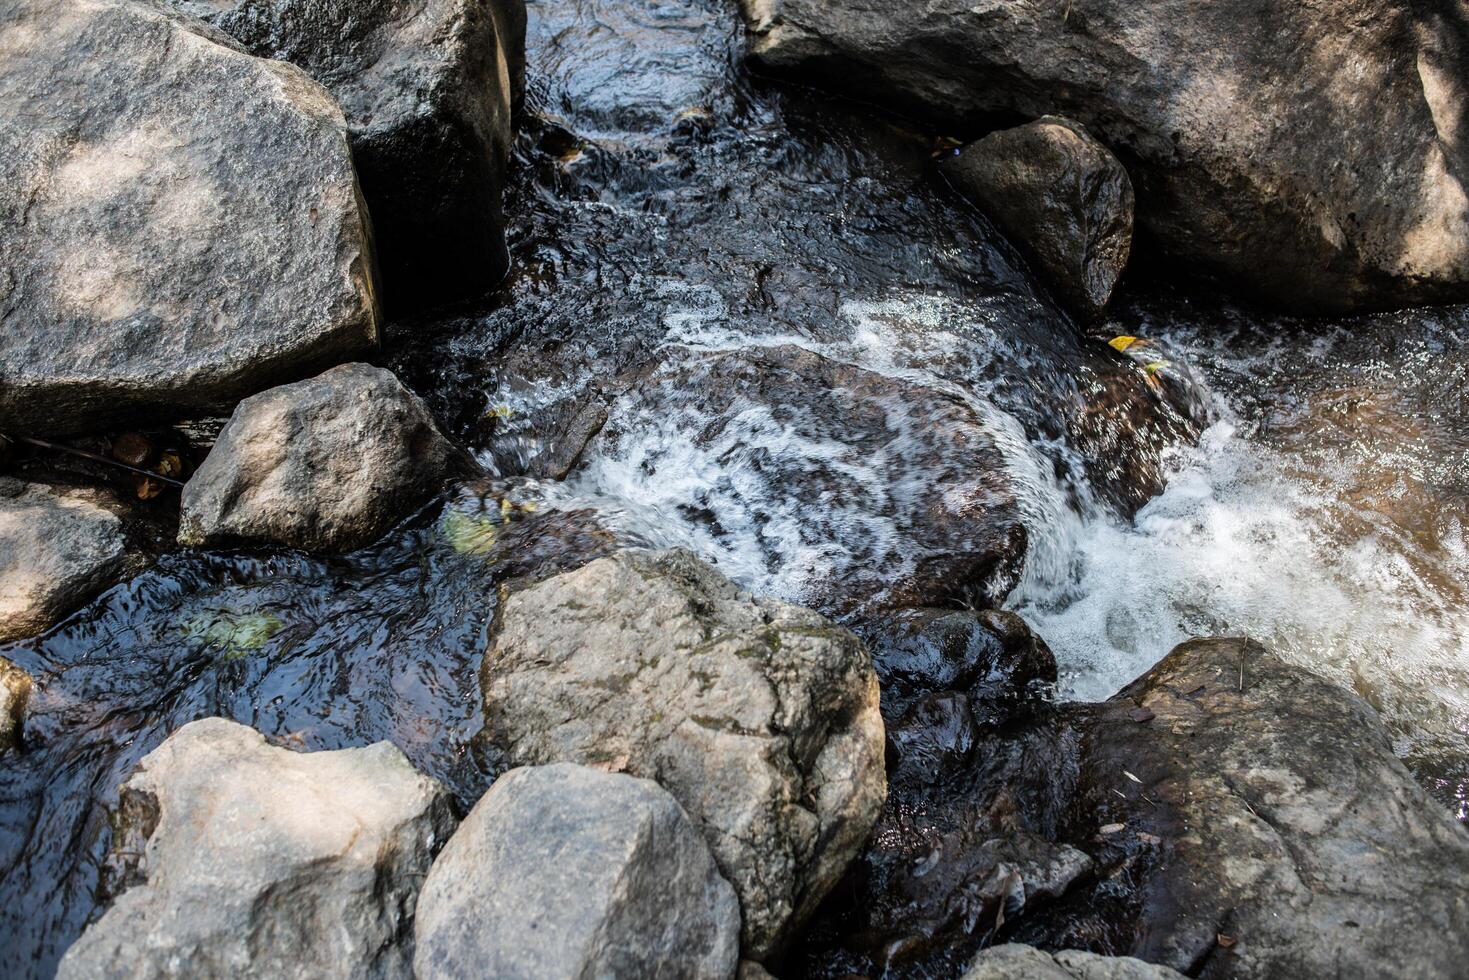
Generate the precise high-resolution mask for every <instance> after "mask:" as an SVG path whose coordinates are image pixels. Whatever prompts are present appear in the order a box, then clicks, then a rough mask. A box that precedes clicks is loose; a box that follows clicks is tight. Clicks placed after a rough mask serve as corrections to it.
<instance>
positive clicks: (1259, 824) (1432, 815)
mask: <svg viewBox="0 0 1469 980" xmlns="http://www.w3.org/2000/svg"><path fill="white" fill-rule="evenodd" d="M1139 712H1141V713H1139ZM1139 718H1143V719H1146V720H1144V721H1142V722H1141V723H1140V722H1139ZM1086 744H1087V754H1086V758H1085V760H1084V763H1083V775H1082V777H1081V779H1082V784H1083V786H1084V787H1085V788H1086V793H1085V795H1084V796H1083V797H1082V798H1081V800H1080V801H1079V802H1078V804H1077V806H1078V808H1079V809H1082V810H1083V812H1091V813H1094V814H1095V815H1096V817H1095V819H1097V820H1099V821H1102V822H1106V823H1110V824H1113V825H1114V827H1115V826H1119V825H1120V826H1122V827H1125V828H1126V829H1125V830H1123V831H1121V832H1118V833H1112V834H1106V835H1102V836H1101V837H1099V838H1098V839H1099V840H1105V841H1108V842H1109V845H1108V847H1109V848H1115V849H1117V850H1118V851H1124V852H1125V851H1128V850H1130V849H1131V848H1132V846H1133V845H1132V844H1130V843H1129V842H1130V841H1136V840H1139V839H1141V840H1143V841H1145V842H1149V843H1147V846H1146V847H1145V848H1144V850H1149V849H1151V850H1152V851H1154V853H1153V854H1152V855H1151V856H1150V857H1148V858H1147V859H1146V860H1140V861H1139V860H1138V859H1136V858H1135V859H1134V860H1135V861H1138V863H1137V866H1138V867H1139V868H1145V869H1146V870H1145V871H1144V872H1143V873H1141V874H1139V875H1138V876H1137V878H1136V879H1135V880H1134V884H1135V887H1136V888H1137V890H1138V894H1137V895H1136V897H1135V899H1133V901H1135V902H1136V906H1135V907H1138V908H1141V909H1142V910H1143V911H1142V919H1141V921H1140V922H1139V923H1138V926H1137V928H1136V929H1135V931H1134V932H1132V933H1130V934H1134V935H1135V936H1136V940H1135V943H1134V945H1133V948H1132V949H1131V950H1130V952H1131V953H1132V954H1133V955H1135V956H1139V957H1141V958H1143V959H1146V960H1149V961H1153V962H1159V963H1164V964H1167V965H1169V966H1172V967H1173V968H1175V969H1178V970H1180V971H1186V972H1188V973H1189V974H1190V975H1191V976H1199V977H1204V978H1216V977H1231V978H1260V980H1264V978H1271V977H1282V976H1301V977H1318V976H1319V977H1327V976H1331V977H1335V976H1343V977H1386V976H1392V977H1443V976H1454V975H1457V974H1459V973H1461V972H1462V970H1463V964H1464V963H1465V962H1469V901H1466V899H1465V891H1464V882H1465V881H1469V831H1466V830H1465V828H1464V827H1463V826H1462V825H1461V824H1459V823H1457V822H1456V821H1454V820H1453V819H1452V818H1451V817H1450V816H1449V814H1448V813H1446V812H1445V811H1444V810H1443V809H1442V808H1441V807H1440V806H1438V805H1437V804H1436V803H1435V802H1434V801H1433V800H1432V799H1431V798H1430V797H1429V796H1428V795H1427V793H1425V792H1424V790H1423V789H1422V788H1421V787H1420V786H1418V784H1417V783H1415V782H1414V780H1413V778H1412V776H1411V775H1410V774H1409V773H1408V771H1407V769H1406V768H1404V766H1403V764H1402V763H1401V762H1400V761H1398V759H1397V757H1396V756H1395V755H1394V754H1393V751H1392V745H1391V743H1390V741H1389V738H1388V736H1387V734H1386V732H1385V731H1384V730H1383V727H1382V723H1381V722H1380V721H1379V720H1378V718H1377V715H1376V713H1375V712H1373V711H1372V709H1371V708H1370V707H1368V705H1367V704H1366V703H1365V702H1363V701H1362V699H1361V698H1359V697H1357V695H1355V694H1354V693H1352V692H1350V691H1348V690H1345V689H1343V688H1339V687H1337V686H1335V685H1334V684H1331V683H1330V682H1328V681H1326V680H1323V679H1321V678H1319V677H1317V676H1315V675H1313V674H1310V673H1308V672H1306V671H1304V670H1301V669H1299V668H1297V667H1292V666H1289V665H1287V664H1285V663H1283V662H1282V661H1280V660H1279V659H1278V658H1276V657H1275V656H1273V655H1271V654H1270V653H1268V652H1266V650H1265V649H1264V648H1263V647H1261V646H1260V645H1259V644H1257V643H1253V642H1250V641H1246V640H1240V639H1208V640H1195V641H1193V642H1190V643H1186V644H1183V645H1182V646H1180V647H1178V648H1177V649H1175V650H1174V651H1173V653H1171V654H1170V655H1169V656H1168V657H1167V658H1165V659H1164V660H1163V661H1162V662H1161V663H1160V664H1158V666H1156V667H1154V668H1153V669H1152V670H1151V671H1149V672H1148V674H1146V675H1145V676H1144V677H1142V678H1141V679H1140V680H1138V681H1137V682H1136V683H1134V684H1133V685H1131V686H1130V687H1128V688H1126V689H1124V690H1123V691H1122V692H1121V693H1120V694H1118V695H1117V697H1116V698H1114V699H1113V701H1111V702H1108V703H1107V705H1105V706H1104V707H1103V708H1102V709H1101V710H1100V712H1099V714H1098V716H1097V717H1096V719H1095V720H1094V722H1093V723H1092V725H1091V726H1090V730H1089V732H1088V735H1087V743H1086ZM1128 863H1129V864H1131V863H1133V862H1128Z"/></svg>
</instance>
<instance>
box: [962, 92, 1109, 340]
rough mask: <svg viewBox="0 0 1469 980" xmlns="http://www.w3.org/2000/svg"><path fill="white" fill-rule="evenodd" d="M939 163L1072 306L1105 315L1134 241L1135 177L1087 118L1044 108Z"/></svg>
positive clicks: (1079, 311)
mask: <svg viewBox="0 0 1469 980" xmlns="http://www.w3.org/2000/svg"><path fill="white" fill-rule="evenodd" d="M943 170H944V173H945V174H946V175H947V176H948V178H949V179H950V180H951V181H953V182H954V184H955V185H956V186H957V187H958V188H959V190H960V191H962V192H963V193H964V194H965V195H966V196H967V197H969V198H970V199H971V200H973V201H974V202H975V203H976V204H978V205H979V206H980V208H981V209H983V210H984V212H985V213H986V214H987V215H989V216H990V218H992V219H993V220H994V221H995V222H996V223H997V224H998V225H999V226H1000V227H1001V228H1002V229H1003V230H1004V231H1005V234H1007V235H1009V236H1010V238H1011V240H1013V241H1015V242H1016V243H1018V244H1019V245H1020V247H1021V248H1022V249H1023V250H1024V251H1025V252H1026V253H1027V254H1028V255H1029V256H1030V257H1031V259H1032V260H1033V261H1035V262H1036V264H1037V265H1038V266H1039V267H1040V271H1041V272H1042V273H1044V274H1045V276H1046V277H1047V278H1048V279H1049V280H1050V282H1051V285H1052V286H1054V287H1055V289H1056V291H1057V292H1058V293H1059V294H1060V295H1061V297H1062V298H1063V299H1064V300H1065V301H1066V302H1067V303H1068V304H1069V305H1070V306H1071V308H1072V309H1074V310H1076V311H1077V312H1078V313H1080V314H1082V315H1083V316H1087V317H1097V316H1100V315H1101V313H1102V309H1103V307H1105V306H1106V305H1107V300H1109V299H1111V297H1112V287H1114V286H1116V285H1117V280H1118V278H1120V277H1121V275H1122V270H1123V268H1124V267H1126V265H1127V256H1128V252H1129V251H1130V250H1131V248H1132V207H1133V197H1132V181H1130V180H1128V179H1127V171H1126V170H1124V169H1123V168H1122V164H1120V163H1118V162H1117V158H1116V157H1114V156H1113V155H1112V154H1111V153H1110V152H1109V151H1108V150H1107V148H1106V147H1105V146H1103V145H1102V144H1101V143H1098V142H1097V141H1096V140H1095V139H1094V138H1093V137H1092V135H1091V134H1090V133H1088V132H1087V131H1086V127H1084V126H1082V125H1081V124H1079V123H1075V122H1072V121H1071V120H1069V119H1063V118H1062V117H1060V116H1046V117H1044V118H1042V119H1037V120H1036V121H1035V122H1033V123H1028V124H1026V125H1024V126H1017V127H1015V128H1014V129H1005V130H1001V131H999V132H995V133H991V134H989V135H988V136H986V137H985V138H984V139H982V140H979V141H978V142H975V143H971V144H969V145H968V146H966V147H965V148H964V149H963V151H962V152H960V153H959V154H958V155H957V156H954V157H951V158H949V159H948V160H946V161H945V162H944V165H943Z"/></svg>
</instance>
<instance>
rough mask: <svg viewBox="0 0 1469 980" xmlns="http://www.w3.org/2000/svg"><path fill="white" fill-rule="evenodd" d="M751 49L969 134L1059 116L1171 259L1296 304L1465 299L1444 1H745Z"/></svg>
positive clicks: (1456, 90)
mask: <svg viewBox="0 0 1469 980" xmlns="http://www.w3.org/2000/svg"><path fill="white" fill-rule="evenodd" d="M742 7H743V9H744V11H745V15H746V18H747V20H748V22H749V25H750V42H751V53H752V55H753V57H754V59H755V60H756V62H757V63H758V64H759V65H760V66H761V67H762V68H763V69H765V70H767V71H772V72H783V73H789V74H799V75H801V76H804V77H808V78H815V79H816V80H817V81H819V82H824V83H826V84H829V85H832V86H833V87H836V88H839V89H840V90H841V91H842V92H843V93H844V94H849V95H853V96H858V97H863V98H872V99H877V100H880V101H884V102H887V103H888V104H891V105H896V106H898V107H899V108H902V109H904V110H907V111H912V112H917V113H921V114H923V115H926V116H927V117H929V118H931V119H935V120H938V121H940V123H941V125H943V126H944V127H945V131H947V132H954V131H956V130H958V131H963V130H965V129H969V130H974V129H979V128H981V127H983V126H985V125H986V123H987V122H990V123H992V120H993V119H994V118H995V116H996V115H999V114H1019V115H1021V116H1023V117H1025V118H1031V119H1034V118H1037V117H1040V116H1043V115H1047V114H1052V113H1054V114H1059V115H1064V116H1066V117H1068V118H1071V119H1075V120H1077V121H1079V122H1081V123H1082V124H1084V125H1085V126H1086V127H1087V129H1088V130H1089V131H1090V132H1091V133H1092V134H1093V135H1094V136H1096V137H1097V138H1098V139H1099V140H1101V141H1102V142H1103V143H1104V144H1106V145H1107V146H1108V147H1109V148H1110V149H1111V150H1112V151H1113V152H1114V153H1116V154H1117V156H1118V157H1119V158H1121V159H1122V160H1123V161H1124V162H1125V163H1126V165H1127V169H1128V172H1129V174H1130V175H1131V177H1132V180H1133V183H1134V185H1135V187H1136V190H1137V208H1138V212H1137V219H1138V222H1139V224H1140V225H1141V227H1143V228H1144V229H1146V230H1147V232H1148V233H1149V234H1150V236H1151V238H1152V239H1153V240H1154V241H1155V242H1156V243H1157V245H1158V246H1159V250H1160V251H1161V252H1162V253H1163V254H1165V255H1167V256H1169V257H1170V258H1172V259H1176V260H1179V261H1181V262H1185V263H1189V264H1190V265H1193V266H1197V267H1201V268H1203V269H1206V270H1210V271H1212V272H1214V273H1216V274H1217V275H1219V276H1221V277H1223V278H1225V279H1227V280H1229V281H1232V282H1233V283H1235V284H1236V285H1238V286H1239V287H1241V288H1243V289H1245V290H1247V291H1250V292H1253V293H1256V294H1258V295H1260V296H1262V297H1264V298H1267V299H1269V300H1272V301H1275V302H1277V303H1280V304H1283V305H1287V306H1291V307H1296V308H1304V309H1308V310H1343V309H1357V308H1365V307H1395V306H1399V305H1404V304H1412V303H1423V302H1434V301H1443V300H1446V299H1452V298H1462V297H1464V296H1465V295H1469V288H1466V287H1469V198H1466V193H1465V188H1464V186H1463V183H1462V181H1463V179H1464V175H1465V174H1466V172H1469V171H1466V165H1469V159H1466V150H1469V145H1466V142H1465V138H1464V134H1465V133H1466V132H1469V129H1466V128H1465V127H1464V125H1463V117H1464V114H1465V111H1466V108H1469V103H1466V100H1465V98H1464V94H1463V90H1464V82H1463V79H1464V77H1465V75H1464V72H1463V69H1462V63H1463V61H1464V58H1465V55H1466V40H1465V37H1466V35H1465V34H1464V32H1463V28H1462V15H1461V14H1460V13H1459V12H1458V9H1457V8H1456V7H1455V6H1454V5H1435V4H1403V3H1395V2H1392V0H1342V2H1338V3H1331V4H1302V3H1298V2H1295V0H1254V2H1250V3H1218V2H1216V0H1162V2H1155V3H1135V2H1131V0H1089V2H1087V3H1061V2H1058V3H1014V2H1010V0H979V2H976V0H932V2H927V3H891V2H888V0H742Z"/></svg>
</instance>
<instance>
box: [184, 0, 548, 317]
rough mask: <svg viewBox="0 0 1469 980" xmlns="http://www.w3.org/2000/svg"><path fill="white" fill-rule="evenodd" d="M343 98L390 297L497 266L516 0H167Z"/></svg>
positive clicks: (502, 261) (431, 290) (456, 289)
mask: <svg viewBox="0 0 1469 980" xmlns="http://www.w3.org/2000/svg"><path fill="white" fill-rule="evenodd" d="M170 2H172V4H173V5H174V6H175V7H177V8H179V9H180V10H182V11H184V12H186V13H189V14H193V15H195V16H198V17H201V18H203V19H204V20H205V21H207V22H208V23H210V24H211V25H212V26H214V27H216V28H218V29H219V30H221V31H223V32H225V33H226V34H228V35H230V36H231V37H233V38H234V39H235V40H237V41H238V42H239V43H240V44H242V45H243V46H244V47H245V48H246V49H248V50H249V51H250V52H252V53H253V54H256V55H259V56H260V57H262V58H280V59H282V60H284V61H289V62H291V63H292V64H294V65H296V66H298V67H300V68H302V69H304V70H305V71H306V73H307V74H309V75H310V76H311V77H312V78H314V79H316V80H317V81H318V82H320V83H321V84H322V85H324V86H326V88H327V89H328V91H330V92H331V94H332V95H333V96H334V97H335V98H336V100H337V101H338V102H339V103H341V106H342V111H343V113H344V114H345V115H346V119H347V125H348V127H349V130H350V133H351V141H352V157H353V160H354V161H355V162H356V165H357V171H358V174H359V176H360V178H361V181H362V192H363V195H364V197H366V199H367V203H368V206H369V208H370V209H371V212H372V224H373V234H374V244H375V245H376V249H377V255H378V258H379V260H380V263H381V268H382V270H383V278H384V285H385V289H386V298H387V303H388V305H389V306H390V307H391V308H393V309H403V308H406V307H411V306H421V305H426V304H430V303H442V302H444V301H445V300H451V299H457V298H460V297H466V296H476V295H479V294H480V293H482V292H484V291H485V290H486V289H488V288H490V287H492V286H493V285H494V284H495V283H496V282H497V281H498V280H499V279H500V277H501V276H502V275H503V274H504V272H505V268H506V264H507V257H506V253H505V242H504V227H505V220H504V215H503V213H502V210H501V204H500V197H501V191H502V190H503V188H504V184H505V166H506V161H507V158H508V154H509V146H510V139H511V127H510V111H511V102H512V94H513V92H515V91H517V90H519V89H520V88H521V87H522V86H523V84H524V81H523V76H524V71H525V67H524V60H525V55H524V50H525V4H524V0H406V2H405V0H350V2H337V3H325V4H324V3H320V2H317V0H263V2H262V0H170Z"/></svg>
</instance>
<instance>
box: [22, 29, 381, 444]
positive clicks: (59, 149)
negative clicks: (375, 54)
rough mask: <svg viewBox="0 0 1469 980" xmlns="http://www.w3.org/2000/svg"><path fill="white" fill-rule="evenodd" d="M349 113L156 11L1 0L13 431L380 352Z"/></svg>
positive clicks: (186, 402)
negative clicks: (348, 127) (350, 144)
mask: <svg viewBox="0 0 1469 980" xmlns="http://www.w3.org/2000/svg"><path fill="white" fill-rule="evenodd" d="M372 280H373V272H372V262H371V249H370V245H369V240H368V232H367V226H366V219H365V216H364V211H363V208H362V206H361V203H360V201H359V197H358V193H357V180H356V176H355V174H354V172H353V169H352V156H351V152H350V150H349V149H348V145H347V130H346V123H345V122H344V120H343V118H342V113H341V110H340V109H339V108H338V107H337V105H336V103H335V102H333V100H332V98H331V96H329V95H328V94H327V93H326V91H325V90H324V89H322V88H321V86H319V85H317V84H316V83H315V82H313V81H311V80H310V79H309V78H307V77H306V75H304V74H303V73H302V72H300V71H299V70H297V69H295V68H292V67H291V66H289V65H285V64H282V63H280V62H274V61H265V60H262V59H258V58H253V57H251V56H249V55H248V54H245V53H244V52H242V51H239V50H238V49H235V48H233V47H231V46H229V42H227V41H226V40H225V39H224V37H223V35H218V34H216V33H215V32H213V31H210V30H209V29H208V28H206V27H205V26H204V25H202V24H201V23H199V22H198V21H195V20H193V19H192V18H184V17H180V16H179V15H177V14H174V13H172V12H171V11H169V10H167V9H166V8H164V7H162V6H160V5H157V4H155V3H152V2H150V0H128V2H124V0H3V2H0V431H13V432H23V433H26V434H40V433H46V432H52V433H56V432H74V431H80V430H86V429H103V428H109V427H113V426H115V425H118V424H120V423H122V422H123V421H124V420H126V419H128V418H131V417H133V416H159V417H162V416H167V417H180V416H183V415H186V414H188V413H207V412H210V411H219V410H226V409H228V408H229V407H230V406H231V405H233V404H234V402H235V401H237V400H238V399H239V398H241V397H243V396H244V395H248V394H250V393H251V392H254V391H259V390H260V389H261V388H264V387H267V386H268V385H271V384H275V383H278V382H280V381H283V380H288V379H289V378H292V377H301V376H302V375H305V374H309V373H311V372H312V371H315V370H320V369H321V368H322V367H324V366H326V365H327V364H328V363H332V362H334V361H338V360H341V359H343V358H344V357H347V356H351V355H353V354H356V353H360V352H361V351H363V350H365V349H367V348H369V347H371V346H372V345H374V344H375V343H376V340H377V312H376V301H375V299H374V287H373V281H372Z"/></svg>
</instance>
